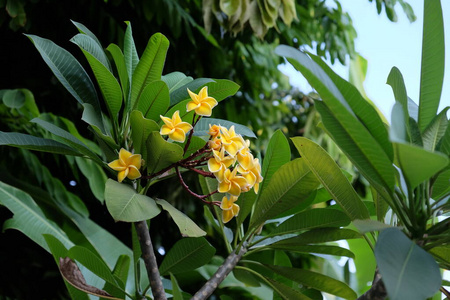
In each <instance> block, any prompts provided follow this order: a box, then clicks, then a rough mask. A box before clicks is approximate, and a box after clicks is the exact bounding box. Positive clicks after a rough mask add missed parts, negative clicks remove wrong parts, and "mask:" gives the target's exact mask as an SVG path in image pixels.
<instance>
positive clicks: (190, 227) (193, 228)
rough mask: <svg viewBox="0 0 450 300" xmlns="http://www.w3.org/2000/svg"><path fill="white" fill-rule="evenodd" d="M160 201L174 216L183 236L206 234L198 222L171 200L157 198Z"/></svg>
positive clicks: (157, 201)
mask: <svg viewBox="0 0 450 300" xmlns="http://www.w3.org/2000/svg"><path fill="white" fill-rule="evenodd" d="M156 203H158V204H159V205H160V206H161V207H162V208H163V209H164V210H165V211H167V212H168V213H169V214H170V216H171V217H172V219H173V221H174V222H175V224H177V226H178V229H180V233H181V235H182V236H183V237H200V236H205V235H206V232H205V231H203V230H202V229H201V228H200V227H198V225H197V224H195V223H194V221H192V220H191V219H190V218H189V217H188V216H186V215H185V214H184V213H182V212H181V211H179V210H178V209H176V208H175V207H173V206H172V205H171V204H170V203H169V202H167V201H165V200H162V199H157V200H156Z"/></svg>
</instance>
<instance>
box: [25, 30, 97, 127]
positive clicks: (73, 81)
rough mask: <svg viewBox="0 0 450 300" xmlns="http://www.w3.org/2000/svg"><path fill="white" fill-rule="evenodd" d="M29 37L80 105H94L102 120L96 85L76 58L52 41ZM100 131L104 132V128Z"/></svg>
mask: <svg viewBox="0 0 450 300" xmlns="http://www.w3.org/2000/svg"><path fill="white" fill-rule="evenodd" d="M27 37H28V38H29V39H30V40H31V41H32V42H33V43H34V45H35V46H36V49H37V50H38V51H39V53H40V54H41V56H42V58H43V59H44V61H45V63H46V64H47V65H48V66H49V67H50V69H51V70H52V72H53V74H55V76H56V78H58V80H59V81H60V82H61V84H62V85H63V86H64V87H65V88H66V89H67V90H68V91H69V93H70V94H72V96H74V97H75V99H76V100H77V101H78V102H79V103H81V104H84V103H88V104H90V105H92V107H93V108H94V111H95V112H96V117H97V119H101V117H100V104H99V102H98V97H97V92H96V91H95V87H94V84H93V83H92V81H91V79H90V78H89V75H88V74H87V73H86V71H85V70H84V69H83V67H82V66H81V64H80V63H79V62H78V61H77V60H76V59H75V57H73V55H72V54H70V53H69V52H68V51H66V50H64V49H63V48H61V47H59V46H58V45H56V44H55V43H53V42H52V41H50V40H47V39H44V38H41V37H38V36H35V35H27ZM100 129H102V130H103V128H102V127H100Z"/></svg>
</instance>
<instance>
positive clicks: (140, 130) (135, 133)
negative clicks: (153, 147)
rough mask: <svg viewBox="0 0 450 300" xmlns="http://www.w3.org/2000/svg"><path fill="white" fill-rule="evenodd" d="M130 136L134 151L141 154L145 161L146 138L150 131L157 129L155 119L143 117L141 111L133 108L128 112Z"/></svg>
mask: <svg viewBox="0 0 450 300" xmlns="http://www.w3.org/2000/svg"><path fill="white" fill-rule="evenodd" d="M130 124H131V138H132V140H133V148H134V151H135V153H139V154H142V158H143V159H144V160H145V161H147V143H146V142H147V139H148V136H149V135H150V133H151V132H153V131H158V132H159V126H158V124H156V122H155V121H153V120H149V119H146V118H144V116H143V115H142V112H140V111H138V110H133V111H132V112H131V114H130Z"/></svg>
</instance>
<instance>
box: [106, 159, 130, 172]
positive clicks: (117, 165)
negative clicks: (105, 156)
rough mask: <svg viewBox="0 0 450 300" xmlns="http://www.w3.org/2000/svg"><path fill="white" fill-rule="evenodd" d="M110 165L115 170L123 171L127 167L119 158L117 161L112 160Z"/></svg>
mask: <svg viewBox="0 0 450 300" xmlns="http://www.w3.org/2000/svg"><path fill="white" fill-rule="evenodd" d="M108 166H109V167H110V168H111V169H113V170H115V171H123V170H125V169H126V168H127V167H126V166H125V165H123V164H121V163H120V160H119V159H116V160H115V161H112V162H110V163H109V164H108Z"/></svg>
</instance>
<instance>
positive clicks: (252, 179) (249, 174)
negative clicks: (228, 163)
mask: <svg viewBox="0 0 450 300" xmlns="http://www.w3.org/2000/svg"><path fill="white" fill-rule="evenodd" d="M249 154H250V155H251V163H250V164H248V165H246V166H245V167H244V165H241V164H239V165H238V166H237V170H238V172H239V173H240V174H241V176H242V177H244V178H245V180H247V183H248V184H249V185H250V188H252V187H253V189H254V191H255V193H256V194H258V190H259V184H260V183H261V182H262V181H263V177H262V176H261V164H260V163H259V159H257V158H253V155H252V154H251V153H249Z"/></svg>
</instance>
